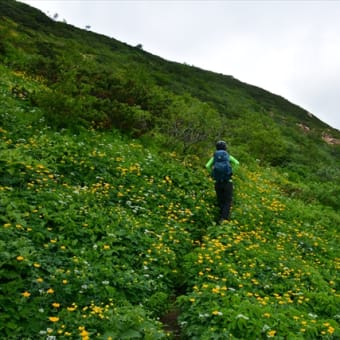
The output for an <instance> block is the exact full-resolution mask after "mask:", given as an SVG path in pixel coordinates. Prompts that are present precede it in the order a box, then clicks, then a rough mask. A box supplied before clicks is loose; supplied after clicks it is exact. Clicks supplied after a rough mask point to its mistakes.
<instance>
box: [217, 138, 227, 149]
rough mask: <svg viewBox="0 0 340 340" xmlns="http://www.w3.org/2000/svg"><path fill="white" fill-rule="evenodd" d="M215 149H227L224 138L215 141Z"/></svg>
mask: <svg viewBox="0 0 340 340" xmlns="http://www.w3.org/2000/svg"><path fill="white" fill-rule="evenodd" d="M216 150H227V143H226V142H225V141H224V140H220V141H218V142H217V143H216Z"/></svg>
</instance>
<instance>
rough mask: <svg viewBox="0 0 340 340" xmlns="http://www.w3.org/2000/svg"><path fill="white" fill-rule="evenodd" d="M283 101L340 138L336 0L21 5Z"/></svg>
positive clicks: (52, 0) (36, 1)
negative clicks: (339, 133) (226, 77)
mask: <svg viewBox="0 0 340 340" xmlns="http://www.w3.org/2000/svg"><path fill="white" fill-rule="evenodd" d="M20 1H21V2H25V3H27V4H29V5H31V6H33V7H36V8H39V9H40V10H42V11H43V12H45V13H46V14H48V15H49V16H53V15H54V14H55V13H58V15H59V17H58V20H65V21H66V22H67V23H69V24H72V25H74V26H77V27H80V28H85V26H87V25H89V26H91V28H90V30H91V31H94V32H98V33H101V34H104V35H107V36H109V37H112V38H115V39H117V40H119V41H122V42H125V43H127V44H129V45H132V46H136V45H138V44H141V45H142V46H143V49H144V50H145V51H147V52H150V53H152V54H156V55H158V56H160V57H162V58H164V59H167V60H170V61H177V62H180V63H187V64H189V65H194V66H197V67H200V68H203V69H206V70H210V71H214V72H217V73H223V74H225V75H231V76H233V77H235V78H237V79H239V80H241V81H243V82H246V83H248V84H252V85H255V86H258V87H261V88H263V89H265V90H268V91H270V92H272V93H275V94H278V95H281V96H283V97H285V98H286V99H288V100H289V101H291V102H293V103H294V104H297V105H299V106H301V107H303V108H304V109H306V110H308V111H309V112H311V113H313V114H314V115H315V116H317V117H318V118H320V119H321V120H322V121H324V122H326V123H327V124H329V125H331V126H332V127H335V128H337V129H339V130H340V98H339V97H340V0H339V1H337V0H333V1H331V0H330V1H327V0H320V1H308V0H304V1H298V0H295V1H294V0H283V1H277V0H272V1H269V0H267V1H257V0H249V1H242V0H238V1H231V0H229V1H228V0H224V1H223V0H158V1H157V0H135V1H132V0H121V1H119V0H82V1H81V0H63V1H62V0H20Z"/></svg>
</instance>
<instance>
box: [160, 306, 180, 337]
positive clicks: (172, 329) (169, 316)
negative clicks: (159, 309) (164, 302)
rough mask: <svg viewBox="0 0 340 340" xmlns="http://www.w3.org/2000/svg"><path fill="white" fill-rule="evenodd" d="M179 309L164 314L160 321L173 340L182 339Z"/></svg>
mask: <svg viewBox="0 0 340 340" xmlns="http://www.w3.org/2000/svg"><path fill="white" fill-rule="evenodd" d="M178 315H179V310H178V309H172V310H170V311H169V312H168V313H166V314H164V315H163V316H162V317H161V318H160V321H161V322H162V323H163V325H164V327H163V328H164V330H165V331H166V332H168V333H170V334H171V335H172V337H173V339H180V338H181V328H180V326H179V324H178Z"/></svg>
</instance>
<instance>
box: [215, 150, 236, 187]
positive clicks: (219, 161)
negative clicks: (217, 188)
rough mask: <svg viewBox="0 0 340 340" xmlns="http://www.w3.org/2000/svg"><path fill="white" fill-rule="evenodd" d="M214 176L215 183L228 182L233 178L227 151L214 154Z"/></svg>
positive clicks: (218, 151)
mask: <svg viewBox="0 0 340 340" xmlns="http://www.w3.org/2000/svg"><path fill="white" fill-rule="evenodd" d="M212 176H213V178H214V180H215V181H217V182H223V181H227V180H229V179H230V178H231V176H232V168H231V165H230V158H229V154H228V152H227V151H225V150H217V151H215V153H214V163H213V171H212Z"/></svg>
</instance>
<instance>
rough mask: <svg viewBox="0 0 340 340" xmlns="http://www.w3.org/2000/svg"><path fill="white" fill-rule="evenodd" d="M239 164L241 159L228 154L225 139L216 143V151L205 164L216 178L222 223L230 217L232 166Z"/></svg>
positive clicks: (220, 221)
mask: <svg viewBox="0 0 340 340" xmlns="http://www.w3.org/2000/svg"><path fill="white" fill-rule="evenodd" d="M238 165H239V161H238V160H237V159H236V158H234V157H233V156H231V155H229V154H228V152H227V144H226V142H225V141H219V142H217V143H216V151H215V153H214V155H213V157H211V158H210V159H209V161H208V162H207V164H206V165H205V167H206V168H207V169H208V171H209V172H210V173H211V175H212V177H213V178H214V180H215V191H216V197H217V203H218V206H219V208H220V218H219V223H220V224H222V223H223V222H224V221H227V220H229V219H230V208H231V203H232V198H233V181H232V175H233V173H232V166H234V169H235V168H237V167H238Z"/></svg>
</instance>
